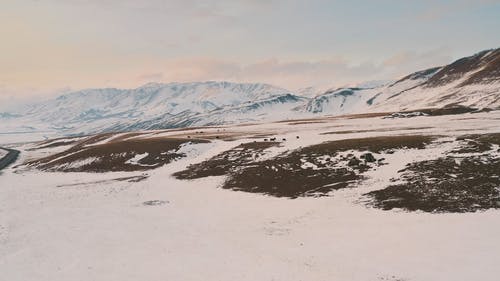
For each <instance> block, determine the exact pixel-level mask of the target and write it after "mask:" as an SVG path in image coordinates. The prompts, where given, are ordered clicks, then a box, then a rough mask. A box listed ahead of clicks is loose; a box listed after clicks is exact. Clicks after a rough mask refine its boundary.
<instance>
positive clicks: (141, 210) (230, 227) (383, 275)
mask: <svg viewBox="0 0 500 281" xmlns="http://www.w3.org/2000/svg"><path fill="white" fill-rule="evenodd" d="M499 120H500V112H499V111H494V112H490V113H478V114H463V115H454V116H438V117H427V116H419V117H414V118H402V119H382V118H380V117H375V118H356V119H352V118H333V117H332V118H323V119H316V120H309V121H303V122H295V123H290V122H277V123H265V124H254V125H248V126H226V127H219V128H206V129H204V131H205V133H207V134H208V133H210V132H216V131H217V130H219V131H224V132H225V133H227V134H232V135H234V136H236V137H235V140H232V141H222V140H214V141H213V142H212V143H211V144H193V145H190V146H186V147H183V148H182V149H183V150H185V151H189V152H190V153H189V156H190V157H187V158H183V159H181V160H179V161H176V162H173V163H171V164H168V165H165V166H163V167H161V168H158V169H155V170H151V171H148V172H128V173H125V172H115V173H101V174H96V173H48V172H40V171H36V170H30V169H26V168H16V167H15V166H10V167H9V168H7V169H6V170H4V171H2V172H1V173H2V174H1V175H0V202H2V204H1V205H0V272H1V273H2V275H1V276H2V278H5V280H23V281H24V280H360V281H361V280H363V281H364V280H394V281H395V280H425V281H428V280H467V281H468V280H492V281H493V280H498V276H499V275H500V268H498V260H500V244H499V243H498V242H497V238H498V237H499V236H500V225H499V224H498V221H499V219H500V211H498V210H488V211H485V212H476V213H465V214H430V213H422V212H403V211H394V210H393V211H382V210H379V209H374V208H369V207H367V206H366V205H364V204H361V203H360V201H362V200H363V198H362V197H361V195H362V194H364V193H366V192H368V191H371V190H374V189H379V188H383V186H384V185H385V184H387V183H388V182H389V181H390V179H391V178H392V177H397V171H398V170H400V169H401V168H403V167H404V165H405V164H406V163H409V162H412V161H417V160H422V159H429V158H432V157H436V156H439V155H440V154H441V153H443V152H444V151H446V150H447V149H449V147H448V145H451V144H446V145H438V146H431V147H429V148H427V149H425V150H421V151H414V150H400V151H396V152H395V153H394V154H391V155H384V157H386V158H387V161H388V163H389V165H385V166H381V168H380V169H377V170H373V171H370V172H369V174H368V175H369V176H370V177H369V178H368V179H366V181H364V182H362V183H361V184H360V185H359V186H358V187H357V188H347V189H342V190H339V191H334V192H333V193H332V196H329V197H321V198H298V199H293V200H291V199H283V198H275V197H270V196H263V195H260V194H253V193H244V192H234V191H230V190H225V189H221V188H217V187H218V186H220V184H221V183H222V181H223V180H224V178H223V177H210V178H203V179H198V180H191V181H181V180H177V179H174V178H173V177H172V176H171V174H172V173H174V172H176V171H180V170H183V169H184V168H185V167H186V166H187V165H189V164H192V163H197V162H200V161H202V160H205V159H207V158H210V157H211V156H214V155H216V154H218V153H220V152H223V151H226V150H228V149H231V148H233V147H235V146H237V145H238V144H239V143H242V142H248V141H252V140H253V139H251V138H250V137H251V136H253V135H257V134H264V135H266V134H267V135H273V136H277V137H279V138H286V139H287V141H286V142H284V143H283V145H282V146H280V147H273V148H271V149H269V151H268V155H267V157H270V155H277V154H279V153H282V152H285V151H288V150H290V149H295V148H298V147H301V146H307V145H312V144H317V143H321V142H323V141H328V140H336V139H348V138H357V137H368V136H380V135H401V134H429V135H439V136H441V137H442V138H444V139H446V138H449V137H451V136H457V135H461V134H470V133H487V132H500V122H499ZM292 124H293V125H292ZM194 130H195V129H193V131H192V132H189V131H188V132H187V133H194ZM356 130H358V131H359V132H356ZM329 132H330V134H325V133H329ZM332 132H333V134H332ZM183 133H184V134H186V132H183ZM150 134H151V135H153V134H154V136H156V137H158V136H163V137H166V136H171V137H172V136H178V135H180V134H181V133H180V132H179V131H156V132H151V133H150ZM296 136H299V137H300V138H298V139H297V138H296ZM112 137H113V136H111V138H112ZM29 147H30V145H26V144H24V145H19V146H16V149H19V150H21V151H22V154H21V159H20V160H19V161H18V163H17V164H19V163H22V162H23V160H25V159H30V158H36V157H39V156H41V154H42V153H46V151H45V152H43V151H42V152H40V151H38V152H37V151H28V150H27V149H28V148H29ZM306 168H307V167H306ZM142 175H147V176H148V178H147V179H145V180H143V181H139V182H129V181H123V180H120V181H117V180H115V179H120V178H127V177H133V176H142ZM152 200H158V202H163V203H164V204H157V205H153V206H151V205H148V204H144V202H148V201H152Z"/></svg>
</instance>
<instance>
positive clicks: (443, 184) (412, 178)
mask: <svg viewBox="0 0 500 281" xmlns="http://www.w3.org/2000/svg"><path fill="white" fill-rule="evenodd" d="M458 140H461V141H463V142H465V146H464V147H463V148H461V149H457V150H454V151H452V153H451V154H450V155H447V156H445V157H441V158H438V159H435V160H430V161H421V162H416V163H412V164H410V165H408V166H407V168H405V169H404V170H403V171H401V172H402V174H401V175H402V178H403V179H404V180H405V181H406V183H403V184H397V185H391V186H389V187H387V188H385V189H382V190H377V191H372V192H370V193H368V194H366V195H367V196H368V197H370V198H371V199H373V201H372V202H371V203H370V204H372V205H373V206H375V207H377V208H382V209H384V210H390V209H393V208H402V209H405V210H408V211H416V210H421V211H425V212H474V211H478V210H485V209H489V208H500V157H499V156H498V154H495V151H492V149H495V147H494V146H493V144H497V145H498V144H499V143H500V134H486V135H472V136H464V137H460V138H458ZM497 152H498V151H497ZM467 153H474V154H473V155H470V154H469V155H467ZM494 155H496V156H494Z"/></svg>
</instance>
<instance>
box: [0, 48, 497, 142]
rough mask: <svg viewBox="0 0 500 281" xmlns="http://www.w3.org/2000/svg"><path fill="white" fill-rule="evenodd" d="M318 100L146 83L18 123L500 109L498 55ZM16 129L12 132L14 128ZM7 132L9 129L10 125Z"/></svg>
mask: <svg viewBox="0 0 500 281" xmlns="http://www.w3.org/2000/svg"><path fill="white" fill-rule="evenodd" d="M365 84H366V85H363V84H360V86H355V87H343V88H335V89H329V90H326V91H323V92H321V93H319V94H317V92H316V91H317V89H316V88H313V87H309V88H304V89H301V90H299V91H298V92H293V91H289V90H287V89H284V88H281V87H276V86H273V85H270V84H265V83H235V82H227V81H205V82H186V83H178V82H171V83H157V82H151V83H147V84H145V85H142V86H140V87H137V88H135V89H118V88H103V89H99V88H98V89H84V90H81V91H75V92H71V93H67V94H63V95H60V96H58V97H56V98H54V99H50V100H48V101H45V102H39V103H34V104H29V105H26V106H25V108H24V109H23V110H20V111H17V112H9V113H0V119H1V120H2V123H10V125H12V124H13V123H15V122H16V121H17V122H19V123H21V124H23V125H25V124H30V126H33V127H35V128H37V127H38V128H45V129H47V128H50V129H54V130H58V131H61V133H72V134H73V133H96V132H108V131H117V130H120V131H131V130H149V129H166V128H178V127H186V126H204V125H224V124H236V123H245V122H261V121H279V120H284V119H294V118H296V119H297V118H308V117H311V118H312V117H316V116H323V115H344V114H354V113H364V112H391V111H392V112H395V111H402V110H416V109H419V108H442V107H449V106H453V105H461V106H471V107H478V108H485V107H489V108H499V107H500V48H497V49H490V50H485V51H482V52H478V53H476V54H474V55H472V56H469V57H464V58H461V59H458V60H456V61H454V62H452V63H450V64H448V65H445V66H438V67H433V68H428V69H424V70H420V71H416V72H413V73H410V74H408V75H406V76H404V77H402V78H401V79H399V80H396V81H394V82H388V83H365ZM12 126H13V125H12ZM7 127H8V126H7Z"/></svg>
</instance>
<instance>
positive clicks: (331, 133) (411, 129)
mask: <svg viewBox="0 0 500 281" xmlns="http://www.w3.org/2000/svg"><path fill="white" fill-rule="evenodd" d="M432 128H433V127H407V128H405V127H401V128H388V129H372V130H343V131H332V132H324V133H321V134H320V135H337V134H339V135H343V134H355V133H371V132H392V131H405V130H406V131H416V130H425V129H432Z"/></svg>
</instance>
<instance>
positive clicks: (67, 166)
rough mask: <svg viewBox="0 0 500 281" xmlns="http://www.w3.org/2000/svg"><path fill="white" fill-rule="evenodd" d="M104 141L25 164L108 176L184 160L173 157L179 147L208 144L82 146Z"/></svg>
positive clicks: (164, 141)
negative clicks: (132, 161)
mask: <svg viewBox="0 0 500 281" xmlns="http://www.w3.org/2000/svg"><path fill="white" fill-rule="evenodd" d="M102 139H105V137H104V138H103V137H102V136H97V137H96V138H95V139H93V140H91V141H89V140H86V141H84V142H82V143H80V144H79V145H77V146H75V147H73V148H71V149H69V150H66V151H64V152H61V153H57V154H55V155H51V156H49V157H45V158H42V159H37V160H35V161H31V162H28V163H27V164H28V165H31V166H35V167H37V168H39V169H42V170H47V171H63V172H109V171H138V170H147V169H154V168H157V167H159V166H162V165H164V164H167V163H170V162H171V161H173V160H175V159H177V158H181V157H184V156H185V155H183V154H181V153H176V152H175V150H177V149H178V148H179V147H180V146H181V145H182V144H185V143H188V142H191V143H202V142H208V141H206V140H199V139H191V140H186V139H173V138H148V139H132V140H124V141H112V142H109V143H104V144H97V145H95V144H94V145H91V146H85V144H88V143H89V142H90V143H95V142H97V141H98V140H102ZM145 153H147V154H148V155H147V156H146V157H144V158H142V159H140V160H139V161H138V163H128V162H127V161H129V160H130V159H132V158H134V157H135V156H136V155H138V154H145ZM86 159H94V160H95V161H90V162H89V163H85V164H81V165H77V164H75V163H82V161H85V160H86Z"/></svg>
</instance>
